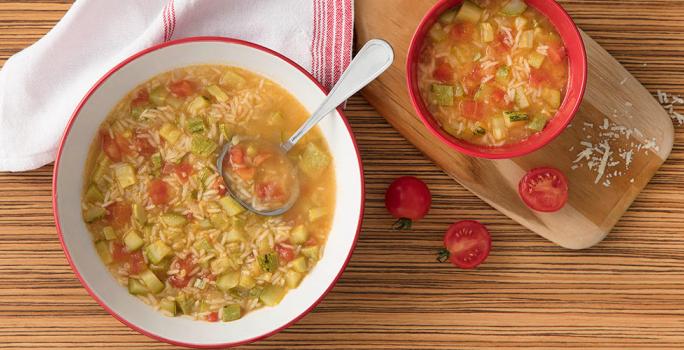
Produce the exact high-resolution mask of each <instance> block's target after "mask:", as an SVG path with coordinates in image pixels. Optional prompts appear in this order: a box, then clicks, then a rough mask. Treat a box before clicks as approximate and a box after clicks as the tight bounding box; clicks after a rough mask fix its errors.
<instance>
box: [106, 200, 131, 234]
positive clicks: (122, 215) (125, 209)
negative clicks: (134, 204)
mask: <svg viewBox="0 0 684 350" xmlns="http://www.w3.org/2000/svg"><path fill="white" fill-rule="evenodd" d="M106 209H107V215H106V219H107V221H108V222H109V224H110V225H112V227H114V228H123V227H124V226H126V224H128V223H129V222H130V221H131V205H130V204H128V203H125V202H114V203H112V204H111V205H109V206H108V207H107V208H106Z"/></svg>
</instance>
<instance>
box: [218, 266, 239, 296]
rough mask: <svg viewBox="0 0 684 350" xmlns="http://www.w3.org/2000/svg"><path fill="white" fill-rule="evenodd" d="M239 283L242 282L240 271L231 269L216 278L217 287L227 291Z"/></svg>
mask: <svg viewBox="0 0 684 350" xmlns="http://www.w3.org/2000/svg"><path fill="white" fill-rule="evenodd" d="M239 283H240V272H239V271H231V272H228V273H224V274H222V275H220V276H219V277H218V278H217V279H216V287H218V289H220V290H222V291H224V292H227V291H229V290H231V289H233V288H235V287H237V286H238V284H239Z"/></svg>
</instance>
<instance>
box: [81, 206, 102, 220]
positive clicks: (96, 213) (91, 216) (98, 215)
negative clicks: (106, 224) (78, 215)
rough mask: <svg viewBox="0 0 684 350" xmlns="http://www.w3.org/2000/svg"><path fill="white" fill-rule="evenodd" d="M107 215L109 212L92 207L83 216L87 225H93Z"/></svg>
mask: <svg viewBox="0 0 684 350" xmlns="http://www.w3.org/2000/svg"><path fill="white" fill-rule="evenodd" d="M105 214H107V211H106V210H105V209H104V208H102V207H90V208H88V210H86V212H85V214H83V220H85V222H87V223H91V222H94V221H97V220H99V219H102V218H103V217H104V216H105Z"/></svg>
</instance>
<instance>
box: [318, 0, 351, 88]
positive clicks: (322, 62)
mask: <svg viewBox="0 0 684 350" xmlns="http://www.w3.org/2000/svg"><path fill="white" fill-rule="evenodd" d="M313 9H314V11H313V12H314V21H313V22H314V28H313V40H312V43H311V71H312V74H313V75H314V77H316V79H318V81H320V82H321V84H323V85H324V86H325V87H327V88H328V89H330V88H332V87H333V85H335V83H336V82H337V80H338V79H339V78H340V76H341V75H342V72H343V71H344V70H345V69H346V68H347V66H348V65H349V62H350V60H351V52H350V51H351V45H352V35H353V33H352V30H353V28H352V27H353V18H352V16H353V13H352V12H353V11H352V5H351V1H348V0H313Z"/></svg>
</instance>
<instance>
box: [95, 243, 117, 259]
mask: <svg viewBox="0 0 684 350" xmlns="http://www.w3.org/2000/svg"><path fill="white" fill-rule="evenodd" d="M95 250H96V251H97V255H99V256H100V259H102V262H104V263H105V264H111V263H112V261H114V259H113V258H112V253H111V252H109V243H107V242H106V241H99V242H97V243H95Z"/></svg>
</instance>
